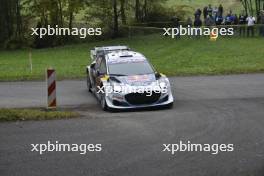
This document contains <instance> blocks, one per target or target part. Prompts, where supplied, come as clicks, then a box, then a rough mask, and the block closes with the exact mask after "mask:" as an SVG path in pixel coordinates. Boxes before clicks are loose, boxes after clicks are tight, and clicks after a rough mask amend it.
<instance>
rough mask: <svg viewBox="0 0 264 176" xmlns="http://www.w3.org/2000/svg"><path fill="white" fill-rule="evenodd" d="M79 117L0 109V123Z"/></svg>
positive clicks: (38, 111)
mask: <svg viewBox="0 0 264 176" xmlns="http://www.w3.org/2000/svg"><path fill="white" fill-rule="evenodd" d="M76 117H79V114H78V113H77V112H71V111H53V110H52V111H48V110H41V109H0V122H7V121H26V120H52V119H69V118H76Z"/></svg>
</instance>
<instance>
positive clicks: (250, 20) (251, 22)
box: [246, 15, 256, 37]
mask: <svg viewBox="0 0 264 176" xmlns="http://www.w3.org/2000/svg"><path fill="white" fill-rule="evenodd" d="M246 20H247V36H248V37H249V33H251V36H252V37H254V25H255V21H256V19H255V17H253V16H252V15H250V16H249V17H247V19H246Z"/></svg>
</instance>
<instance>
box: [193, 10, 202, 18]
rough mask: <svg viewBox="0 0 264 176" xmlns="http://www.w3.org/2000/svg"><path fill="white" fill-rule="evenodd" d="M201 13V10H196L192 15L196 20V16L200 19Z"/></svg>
mask: <svg viewBox="0 0 264 176" xmlns="http://www.w3.org/2000/svg"><path fill="white" fill-rule="evenodd" d="M201 14H202V11H201V9H197V10H196V11H195V13H194V18H196V17H197V16H199V18H200V17H201Z"/></svg>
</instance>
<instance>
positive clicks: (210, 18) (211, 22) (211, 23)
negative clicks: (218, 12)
mask: <svg viewBox="0 0 264 176" xmlns="http://www.w3.org/2000/svg"><path fill="white" fill-rule="evenodd" d="M214 25H215V20H214V18H213V16H212V15H208V16H207V18H206V19H205V26H214Z"/></svg>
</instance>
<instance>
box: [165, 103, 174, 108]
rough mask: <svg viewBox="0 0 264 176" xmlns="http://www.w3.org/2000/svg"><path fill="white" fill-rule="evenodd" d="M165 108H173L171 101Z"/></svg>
mask: <svg viewBox="0 0 264 176" xmlns="http://www.w3.org/2000/svg"><path fill="white" fill-rule="evenodd" d="M165 108H167V109H172V108H173V102H172V103H170V104H167V105H165Z"/></svg>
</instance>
